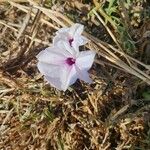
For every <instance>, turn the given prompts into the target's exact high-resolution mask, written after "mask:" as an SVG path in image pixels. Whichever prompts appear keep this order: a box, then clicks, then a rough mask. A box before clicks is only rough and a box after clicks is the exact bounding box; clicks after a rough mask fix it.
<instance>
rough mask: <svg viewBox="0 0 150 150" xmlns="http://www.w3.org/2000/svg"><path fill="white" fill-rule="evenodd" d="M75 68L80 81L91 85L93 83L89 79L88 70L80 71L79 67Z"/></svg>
mask: <svg viewBox="0 0 150 150" xmlns="http://www.w3.org/2000/svg"><path fill="white" fill-rule="evenodd" d="M75 68H76V71H77V75H78V77H79V79H81V80H83V81H85V82H87V83H89V84H90V83H92V80H91V78H90V77H89V73H88V72H87V70H80V68H79V67H78V66H75Z"/></svg>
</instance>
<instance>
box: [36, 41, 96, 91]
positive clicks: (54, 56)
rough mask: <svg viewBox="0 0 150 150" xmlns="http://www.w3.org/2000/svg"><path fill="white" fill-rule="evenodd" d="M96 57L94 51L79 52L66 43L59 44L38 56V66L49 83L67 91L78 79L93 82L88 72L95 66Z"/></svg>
mask: <svg viewBox="0 0 150 150" xmlns="http://www.w3.org/2000/svg"><path fill="white" fill-rule="evenodd" d="M60 44H61V45H60ZM94 57H95V52H94V51H82V52H79V50H78V49H76V50H75V49H74V48H70V45H68V44H67V43H65V42H64V43H63V42H62V43H61V42H58V43H57V44H55V45H53V46H52V47H48V48H46V49H45V50H43V51H41V52H40V53H39V54H38V55H37V59H38V65H37V66H38V69H39V71H40V72H41V73H42V74H43V75H44V77H45V79H46V80H47V81H48V83H50V84H51V85H52V86H54V87H55V88H57V89H59V90H63V91H66V90H67V88H68V87H69V86H70V85H72V84H74V83H75V81H76V80H77V79H78V78H79V79H81V80H83V81H85V82H88V83H91V82H92V80H91V79H90V77H89V74H88V70H89V69H90V68H91V66H92V64H93V61H94Z"/></svg>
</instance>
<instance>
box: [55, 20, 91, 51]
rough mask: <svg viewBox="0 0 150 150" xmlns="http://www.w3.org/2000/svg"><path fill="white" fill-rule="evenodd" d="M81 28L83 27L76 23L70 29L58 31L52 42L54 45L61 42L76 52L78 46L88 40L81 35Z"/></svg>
mask: <svg viewBox="0 0 150 150" xmlns="http://www.w3.org/2000/svg"><path fill="white" fill-rule="evenodd" d="M83 28H84V26H83V25H81V24H78V23H76V24H74V25H73V26H71V27H70V28H61V29H59V30H58V31H57V32H56V36H55V38H54V40H53V43H54V45H55V44H57V43H58V42H60V41H61V42H65V43H67V44H68V45H69V47H70V48H74V49H75V50H77V49H78V47H79V46H81V45H85V44H86V43H87V42H88V39H87V38H86V37H84V36H82V35H81V34H82V32H83Z"/></svg>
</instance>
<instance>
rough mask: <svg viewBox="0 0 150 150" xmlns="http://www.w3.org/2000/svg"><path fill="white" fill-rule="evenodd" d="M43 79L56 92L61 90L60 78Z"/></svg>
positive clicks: (47, 77) (46, 77)
mask: <svg viewBox="0 0 150 150" xmlns="http://www.w3.org/2000/svg"><path fill="white" fill-rule="evenodd" d="M44 78H45V80H46V81H47V82H48V83H49V84H50V85H52V86H53V87H55V88H56V89H58V90H62V89H61V85H62V83H61V81H60V78H52V77H49V76H45V77H44Z"/></svg>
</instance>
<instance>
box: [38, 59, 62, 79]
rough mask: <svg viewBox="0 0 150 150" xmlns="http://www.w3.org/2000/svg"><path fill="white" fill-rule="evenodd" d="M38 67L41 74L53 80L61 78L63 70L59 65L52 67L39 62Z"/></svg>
mask: <svg viewBox="0 0 150 150" xmlns="http://www.w3.org/2000/svg"><path fill="white" fill-rule="evenodd" d="M37 67H38V69H39V71H40V72H41V74H43V75H45V76H49V77H52V78H54V77H55V78H56V77H60V74H61V69H62V68H61V67H60V66H58V65H51V64H47V63H43V62H38V64H37Z"/></svg>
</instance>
